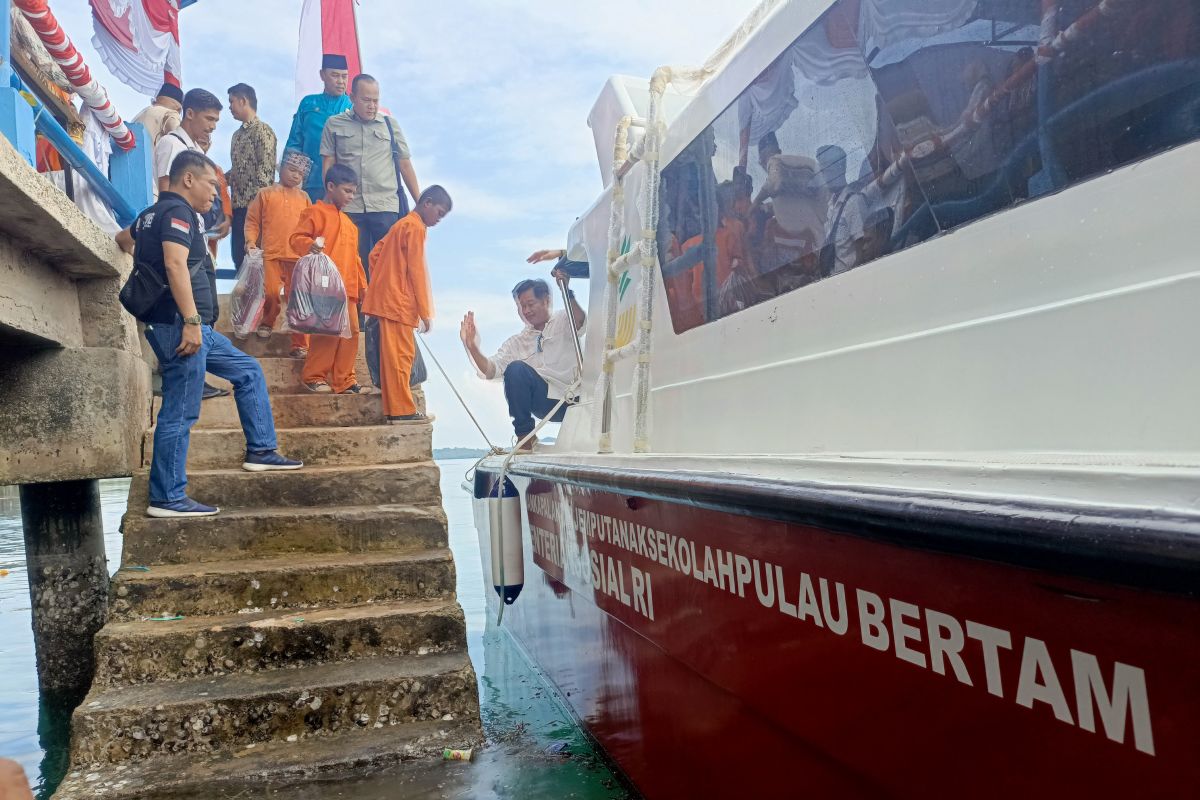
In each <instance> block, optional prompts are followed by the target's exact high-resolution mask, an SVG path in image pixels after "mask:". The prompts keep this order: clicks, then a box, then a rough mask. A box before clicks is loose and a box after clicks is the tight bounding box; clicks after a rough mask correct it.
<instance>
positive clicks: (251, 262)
mask: <svg viewBox="0 0 1200 800" xmlns="http://www.w3.org/2000/svg"><path fill="white" fill-rule="evenodd" d="M266 302H267V291H266V268H265V267H264V266H263V256H262V251H261V250H250V251H249V252H247V253H246V257H245V258H244V259H242V274H241V275H239V276H238V280H237V284H235V285H234V287H233V294H232V295H230V297H229V316H230V319H231V322H232V323H233V332H234V334H235V335H236V336H240V337H243V338H245V337H246V336H249V335H250V334H252V333H254V331H255V329H256V328H258V324H259V323H260V322H262V315H263V308H264V307H265V305H266Z"/></svg>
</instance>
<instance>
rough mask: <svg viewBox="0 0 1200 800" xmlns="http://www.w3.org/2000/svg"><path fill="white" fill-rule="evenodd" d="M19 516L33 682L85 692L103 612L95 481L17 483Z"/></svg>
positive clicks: (103, 566) (104, 568) (104, 573)
mask: <svg viewBox="0 0 1200 800" xmlns="http://www.w3.org/2000/svg"><path fill="white" fill-rule="evenodd" d="M21 521H22V524H23V526H24V528H25V563H26V564H27V565H28V567H29V601H30V605H31V607H32V609H33V637H34V645H35V647H36V648H37V670H38V682H39V683H40V685H41V688H42V691H43V692H50V691H54V692H70V693H79V694H80V695H81V696H82V694H83V693H85V692H86V691H87V688H88V687H89V686H90V685H91V682H92V674H93V672H94V668H95V659H94V651H93V645H92V642H93V638H94V637H95V635H96V631H98V630H100V628H101V627H103V625H104V620H105V615H106V613H107V612H108V565H107V563H106V561H105V558H104V521H103V519H102V517H101V515H100V484H99V481H96V480H76V481H60V482H57V483H31V484H27V485H24V486H22V487H21Z"/></svg>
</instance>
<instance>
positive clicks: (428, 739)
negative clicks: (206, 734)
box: [54, 709, 483, 800]
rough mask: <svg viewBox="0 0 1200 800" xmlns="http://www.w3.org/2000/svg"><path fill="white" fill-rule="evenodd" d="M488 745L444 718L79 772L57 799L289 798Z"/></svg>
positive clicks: (465, 723) (465, 724)
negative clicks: (310, 787) (321, 784)
mask: <svg viewBox="0 0 1200 800" xmlns="http://www.w3.org/2000/svg"><path fill="white" fill-rule="evenodd" d="M438 710H440V709H438ZM297 738H298V737H297ZM482 739H483V737H482V734H481V733H480V730H479V724H478V721H477V720H473V719H463V720H462V721H459V720H453V721H450V722H447V721H444V720H440V719H439V720H430V721H427V722H409V723H406V724H403V725H392V726H385V727H383V728H375V727H373V726H372V727H370V728H366V729H361V730H354V731H348V732H345V733H341V732H339V735H338V736H335V737H319V736H313V737H310V738H307V739H304V740H298V741H295V742H287V741H284V742H265V743H261V744H256V743H252V744H248V745H243V746H241V747H238V748H233V749H230V750H227V751H221V752H217V753H212V754H204V755H201V756H200V757H199V758H197V757H194V756H190V755H188V754H186V753H183V754H181V755H166V754H164V755H163V756H161V757H158V758H154V759H147V760H143V761H137V762H135V761H126V762H122V763H121V764H119V765H115V766H114V765H98V764H97V765H87V766H85V767H80V768H79V769H75V770H73V771H72V772H70V773H69V774H68V775H67V777H66V779H65V780H64V781H63V782H62V784H60V786H59V788H58V792H57V794H55V795H54V797H55V798H56V800H91V798H95V797H103V798H105V799H106V800H183V799H184V798H191V799H192V800H201V799H203V800H212V798H217V797H225V798H235V797H244V798H251V797H253V798H261V797H267V796H272V797H288V796H290V795H289V793H288V791H287V789H286V788H285V787H287V786H289V785H299V784H309V783H312V782H314V781H318V780H326V779H335V778H338V777H341V776H345V775H349V774H355V775H361V774H365V773H374V772H377V771H379V770H383V769H388V768H391V767H396V766H397V765H400V764H404V763H405V762H413V761H415V760H416V759H425V760H429V761H433V760H434V759H440V758H441V754H442V751H443V750H444V749H446V748H454V749H461V748H466V747H473V746H476V745H478V744H479V743H480V742H481V741H482ZM134 741H137V740H134ZM415 766H417V765H416V764H412V765H410V766H408V767H406V768H412V767H415ZM461 766H463V765H461V764H446V765H444V766H443V765H442V764H441V763H440V761H439V762H437V763H436V766H434V765H432V764H431V768H433V769H454V768H455V767H461ZM268 786H269V787H271V789H270V790H268V789H267V788H266V787H268ZM279 790H282V792H281V793H279V794H274V793H272V794H268V792H276V791H279Z"/></svg>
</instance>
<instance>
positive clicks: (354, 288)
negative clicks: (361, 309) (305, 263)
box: [289, 200, 367, 303]
mask: <svg viewBox="0 0 1200 800" xmlns="http://www.w3.org/2000/svg"><path fill="white" fill-rule="evenodd" d="M318 236H324V237H325V255H327V256H329V257H330V258H331V259H332V260H333V263H334V265H335V266H336V267H337V268H338V272H340V273H341V275H342V283H344V284H345V285H346V298H347V299H348V300H349V301H350V302H351V303H358V302H360V301H361V300H362V298H363V294H364V293H365V292H366V290H367V274H366V273H365V272H364V271H363V265H362V259H360V258H359V257H358V228H356V227H355V226H354V223H353V222H351V221H350V218H349V217H347V216H346V215H345V214H343V213H342V212H341V211H340V210H338V209H337V208H335V207H334V206H332V205H331V204H329V203H326V202H325V201H324V200H322V201H320V202H318V203H314V204H313V205H311V206H309V207H308V208H306V209H304V210H303V211H302V212H300V221H299V222H297V223H296V230H295V231H293V232H292V236H291V239H290V240H289V243H290V244H291V246H292V251H293V252H296V253H301V254H305V255H306V254H307V253H308V251H309V250H310V249H312V246H313V241H314V240H315V239H316V238H317V237H318Z"/></svg>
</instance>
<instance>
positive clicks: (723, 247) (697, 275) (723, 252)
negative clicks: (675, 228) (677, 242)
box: [683, 220, 749, 304]
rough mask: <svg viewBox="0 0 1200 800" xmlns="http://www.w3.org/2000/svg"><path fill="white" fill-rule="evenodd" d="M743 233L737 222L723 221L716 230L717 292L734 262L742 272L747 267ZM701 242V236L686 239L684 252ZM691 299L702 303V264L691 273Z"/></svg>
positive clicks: (742, 226) (742, 228)
mask: <svg viewBox="0 0 1200 800" xmlns="http://www.w3.org/2000/svg"><path fill="white" fill-rule="evenodd" d="M745 231H746V228H745V226H744V225H742V223H741V222H740V221H739V220H725V221H724V222H723V223H722V224H721V227H719V228H717V291H720V290H721V287H722V286H724V285H725V282H726V281H728V280H729V276H730V275H732V274H733V262H734V261H738V262H739V264H738V266H739V267H740V268H742V269H743V270H744V269H745V268H746V267H748V266H749V263H748V261H747V259H746V233H745ZM702 241H703V237H701V236H693V237H692V238H691V239H688V240H687V241H686V242H684V243H683V250H684V252H687V251H688V250H690V249H692V248H693V247H696V246H698V245H699V244H700V243H701V242H702ZM692 297H693V298H694V299H695V300H696V302H697V303H701V304H702V303H703V302H704V266H703V262H701V263H700V264H697V265H696V267H695V268H694V269H693V271H692Z"/></svg>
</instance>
